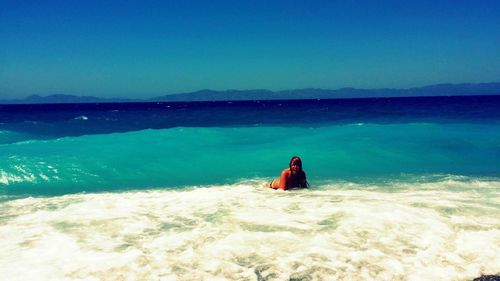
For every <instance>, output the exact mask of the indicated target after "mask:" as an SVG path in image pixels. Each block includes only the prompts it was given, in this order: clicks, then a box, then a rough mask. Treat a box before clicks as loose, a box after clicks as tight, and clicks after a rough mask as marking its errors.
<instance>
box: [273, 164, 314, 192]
mask: <svg viewBox="0 0 500 281" xmlns="http://www.w3.org/2000/svg"><path fill="white" fill-rule="evenodd" d="M308 186H309V184H308V183H307V179H306V173H305V172H304V170H302V160H300V158H299V157H298V156H294V157H292V159H291V160H290V164H289V168H288V169H284V170H283V172H281V176H280V177H279V178H277V179H275V180H273V181H272V182H271V183H270V184H269V187H271V188H274V189H281V190H287V189H291V188H294V187H301V188H307V187H308Z"/></svg>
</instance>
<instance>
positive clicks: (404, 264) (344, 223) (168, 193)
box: [0, 181, 500, 280]
mask: <svg viewBox="0 0 500 281" xmlns="http://www.w3.org/2000/svg"><path fill="white" fill-rule="evenodd" d="M456 183H457V184H458V182H456ZM264 184H265V183H264V182H260V181H253V182H243V183H239V184H234V185H227V186H215V187H208V188H189V189H183V190H151V191H142V192H124V193H105V194H79V195H67V196H62V197H52V198H25V199H18V200H13V201H8V202H3V203H0V211H1V214H2V216H1V217H0V220H1V224H0V251H1V252H2V255H0V276H2V277H3V278H5V279H6V280H29V279H36V280H63V279H66V280H73V279H78V280H121V279H130V280H288V279H292V278H294V279H295V280H299V279H301V280H470V279H472V278H474V277H477V276H479V275H481V274H497V273H499V272H500V254H499V253H500V208H498V206H499V204H500V194H499V192H498V191H499V183H498V182H493V181H492V182H485V181H476V182H470V183H468V185H469V187H470V190H469V191H467V190H465V191H453V190H449V189H448V187H447V185H450V184H451V183H450V182H441V183H415V184H414V185H413V186H412V188H408V186H405V185H401V186H400V189H399V190H397V191H394V190H393V189H391V191H385V192H384V191H381V190H383V188H381V187H379V188H368V189H367V188H366V186H361V185H356V184H350V186H351V187H352V188H346V186H345V185H343V186H335V184H330V185H326V186H323V187H319V188H313V189H310V190H297V191H292V192H282V191H274V190H271V189H267V188H263V187H262V186H263V185H264ZM419 187H420V188H419Z"/></svg>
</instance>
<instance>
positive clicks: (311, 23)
mask: <svg viewBox="0 0 500 281" xmlns="http://www.w3.org/2000/svg"><path fill="white" fill-rule="evenodd" d="M483 82H500V1H498V0H480V1H473V0H470V1H460V0H449V1H447V0H443V1H440V0H434V1H425V0H419V1H399V0H398V1H384V0H380V1H352V0H343V1H335V0H332V1H327V0H325V1H314V0H309V1H306V0H304V1H293V0H290V1H273V0H264V1H260V0H248V1H238V0H233V1H218V0H210V1H204V0H198V1H195V0H192V1H190V0H177V1H168V0H165V1H106V0H99V1H93V0H85V1H76V0H61V1H23V0H14V1H10V0H7V1H6V0H0V99H11V98H24V97H26V96H29V95H33V94H37V95H50V94H71V95H91V96H98V97H105V98H106V97H125V98H148V97H154V96H160V95H165V94H173V93H182V92H191V91H196V90H200V89H213V90H227V89H239V90H245V89H269V90H273V91H278V90H287V89H300V88H323V89H338V88H343V87H355V88H365V89H373V88H411V87H419V86H425V85H431V84H439V83H483Z"/></svg>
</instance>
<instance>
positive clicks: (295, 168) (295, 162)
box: [290, 159, 300, 174]
mask: <svg viewBox="0 0 500 281" xmlns="http://www.w3.org/2000/svg"><path fill="white" fill-rule="evenodd" d="M290 170H291V171H292V174H297V173H298V172H299V171H300V161H299V160H298V159H294V160H293V161H292V164H291V165H290Z"/></svg>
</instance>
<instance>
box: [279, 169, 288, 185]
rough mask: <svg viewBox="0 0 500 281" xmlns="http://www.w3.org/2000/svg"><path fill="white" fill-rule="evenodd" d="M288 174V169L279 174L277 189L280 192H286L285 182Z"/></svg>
mask: <svg viewBox="0 0 500 281" xmlns="http://www.w3.org/2000/svg"><path fill="white" fill-rule="evenodd" d="M288 173H289V171H288V169H285V170H283V172H281V176H280V186H279V187H278V188H279V189H281V190H286V186H287V181H288Z"/></svg>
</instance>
